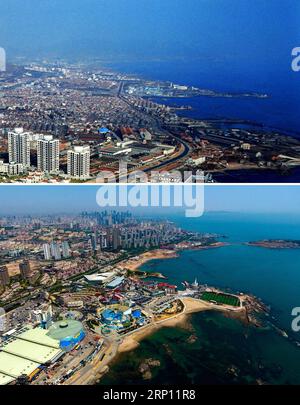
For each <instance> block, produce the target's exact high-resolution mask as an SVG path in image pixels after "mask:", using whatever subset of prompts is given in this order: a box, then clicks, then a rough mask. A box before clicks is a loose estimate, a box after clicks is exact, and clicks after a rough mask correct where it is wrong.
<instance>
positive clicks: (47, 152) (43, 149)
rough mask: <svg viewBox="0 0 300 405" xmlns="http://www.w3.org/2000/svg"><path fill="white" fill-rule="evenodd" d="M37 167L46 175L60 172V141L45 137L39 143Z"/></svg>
mask: <svg viewBox="0 0 300 405" xmlns="http://www.w3.org/2000/svg"><path fill="white" fill-rule="evenodd" d="M37 166H38V170H39V171H41V172H44V173H49V174H57V173H58V172H59V140H58V139H53V136H44V138H43V139H39V140H38V142H37Z"/></svg>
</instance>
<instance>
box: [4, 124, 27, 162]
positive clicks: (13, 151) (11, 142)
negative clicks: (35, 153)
mask: <svg viewBox="0 0 300 405" xmlns="http://www.w3.org/2000/svg"><path fill="white" fill-rule="evenodd" d="M8 154H9V163H21V164H22V165H23V166H24V167H25V168H26V167H27V168H28V167H30V141H29V135H28V134H27V133H26V132H24V131H23V128H16V129H15V130H14V131H11V132H9V133H8Z"/></svg>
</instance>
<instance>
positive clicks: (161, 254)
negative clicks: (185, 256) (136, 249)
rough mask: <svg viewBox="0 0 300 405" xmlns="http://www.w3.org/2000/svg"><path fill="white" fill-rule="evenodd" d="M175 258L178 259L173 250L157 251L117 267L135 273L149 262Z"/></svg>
mask: <svg viewBox="0 0 300 405" xmlns="http://www.w3.org/2000/svg"><path fill="white" fill-rule="evenodd" d="M176 257H178V254H177V253H176V252H175V251H174V250H167V249H157V250H152V251H150V252H146V253H143V254H142V255H140V256H137V258H134V259H130V260H126V261H124V262H121V263H120V264H119V267H122V268H123V269H127V270H130V271H137V270H139V268H140V267H141V266H142V265H143V264H145V263H147V262H149V261H151V260H159V259H174V258H176Z"/></svg>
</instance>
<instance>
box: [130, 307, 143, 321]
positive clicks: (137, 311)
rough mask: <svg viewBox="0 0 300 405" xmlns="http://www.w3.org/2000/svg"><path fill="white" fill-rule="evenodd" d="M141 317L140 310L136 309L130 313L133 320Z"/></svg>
mask: <svg viewBox="0 0 300 405" xmlns="http://www.w3.org/2000/svg"><path fill="white" fill-rule="evenodd" d="M141 316H142V311H141V310H140V309H136V310H134V311H132V317H133V318H135V319H139V318H140V317H141Z"/></svg>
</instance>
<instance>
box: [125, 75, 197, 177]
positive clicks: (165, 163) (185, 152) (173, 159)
mask: <svg viewBox="0 0 300 405" xmlns="http://www.w3.org/2000/svg"><path fill="white" fill-rule="evenodd" d="M123 87H124V82H120V86H119V90H118V97H119V98H120V99H121V100H122V101H123V102H125V103H126V104H127V105H129V107H131V108H132V109H134V106H133V105H132V104H131V103H130V102H129V101H128V100H127V99H126V97H124V96H123V95H122V93H123ZM137 112H138V113H139V114H140V116H141V118H143V116H144V115H146V114H145V113H143V112H141V111H137ZM147 118H149V117H148V116H147ZM153 121H154V126H155V127H157V128H158V129H159V130H160V131H162V132H165V134H166V136H170V137H172V138H173V139H174V140H176V142H178V143H179V144H180V145H181V146H182V148H183V150H182V151H181V152H180V153H179V154H178V155H176V156H173V157H171V158H170V159H168V160H164V161H163V162H159V163H157V164H154V165H153V166H151V167H148V168H145V169H143V171H144V172H146V173H147V172H150V171H152V170H157V169H161V168H163V167H165V166H168V165H169V164H172V163H175V162H177V161H178V160H180V159H183V158H184V157H186V156H187V155H188V154H189V153H190V151H191V148H190V147H189V145H188V144H187V143H186V142H185V141H183V140H182V139H181V138H179V137H178V136H176V135H174V134H173V133H171V132H169V131H166V130H163V129H162V126H161V122H160V121H159V119H154V118H153Z"/></svg>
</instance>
